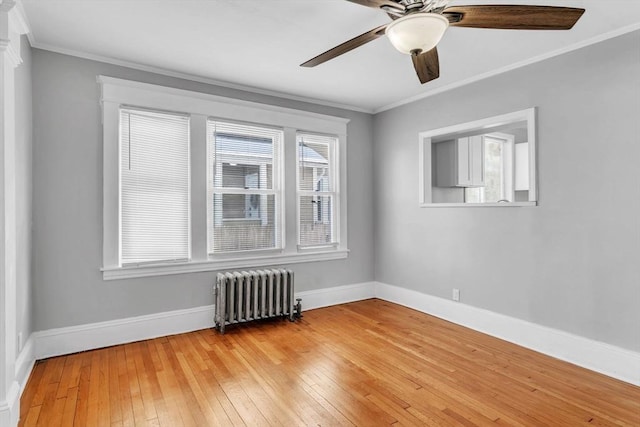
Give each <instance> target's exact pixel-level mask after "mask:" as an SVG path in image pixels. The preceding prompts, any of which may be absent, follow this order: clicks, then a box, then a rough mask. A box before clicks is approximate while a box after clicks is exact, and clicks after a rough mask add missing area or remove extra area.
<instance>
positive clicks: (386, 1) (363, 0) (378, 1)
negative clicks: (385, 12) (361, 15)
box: [347, 0, 405, 11]
mask: <svg viewBox="0 0 640 427" xmlns="http://www.w3.org/2000/svg"><path fill="white" fill-rule="evenodd" d="M347 1H350V2H351V3H358V4H360V5H362V6H367V7H373V8H374V9H380V8H381V7H383V6H386V7H391V8H394V9H398V10H402V11H404V10H405V7H404V5H401V4H400V3H396V2H394V1H390V0H347Z"/></svg>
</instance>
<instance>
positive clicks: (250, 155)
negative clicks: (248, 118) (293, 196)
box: [209, 121, 282, 189]
mask: <svg viewBox="0 0 640 427" xmlns="http://www.w3.org/2000/svg"><path fill="white" fill-rule="evenodd" d="M209 133H210V140H211V144H210V148H209V150H210V152H211V157H212V160H213V162H212V164H211V166H212V167H213V186H214V187H217V188H263V189H272V188H274V186H273V162H274V158H277V156H276V155H275V151H274V150H275V147H276V144H277V143H279V140H280V138H281V134H282V132H281V131H278V130H274V129H269V128H260V127H257V126H248V125H240V124H235V123H223V122H213V121H210V122H209ZM250 174H255V175H256V178H252V179H253V181H252V182H253V183H254V184H253V185H255V187H247V182H246V176H247V175H250Z"/></svg>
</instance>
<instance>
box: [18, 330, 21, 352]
mask: <svg viewBox="0 0 640 427" xmlns="http://www.w3.org/2000/svg"><path fill="white" fill-rule="evenodd" d="M21 351H22V332H18V353H19V352H21Z"/></svg>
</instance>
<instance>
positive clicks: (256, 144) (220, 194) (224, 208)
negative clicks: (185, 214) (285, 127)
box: [207, 120, 283, 254]
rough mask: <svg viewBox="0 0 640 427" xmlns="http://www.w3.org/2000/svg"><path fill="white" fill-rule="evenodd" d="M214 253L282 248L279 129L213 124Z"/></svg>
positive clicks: (210, 144)
mask: <svg viewBox="0 0 640 427" xmlns="http://www.w3.org/2000/svg"><path fill="white" fill-rule="evenodd" d="M207 138H208V149H209V166H208V170H209V178H208V180H207V182H208V188H209V190H208V193H209V200H208V203H207V206H208V208H209V210H208V223H209V233H208V235H209V245H208V247H209V253H212V254H215V253H224V252H237V251H251V250H260V249H278V248H281V246H282V245H281V241H282V238H281V233H282V230H281V227H280V220H279V218H280V209H279V204H280V199H281V197H282V196H281V194H280V169H281V165H280V159H281V156H280V155H279V153H280V151H281V145H282V139H283V134H282V130H280V129H271V128H267V127H259V126H253V125H245V124H237V123H229V122H222V121H214V120H209V121H208V122H207Z"/></svg>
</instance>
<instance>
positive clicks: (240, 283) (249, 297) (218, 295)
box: [214, 269, 302, 334]
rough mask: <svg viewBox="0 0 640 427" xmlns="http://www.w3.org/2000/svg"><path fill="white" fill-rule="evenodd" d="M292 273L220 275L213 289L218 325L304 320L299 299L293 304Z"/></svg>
mask: <svg viewBox="0 0 640 427" xmlns="http://www.w3.org/2000/svg"><path fill="white" fill-rule="evenodd" d="M293 283H294V282H293V271H291V270H284V269H271V270H257V271H242V272H239V271H233V272H227V273H218V277H217V280H216V285H215V288H214V293H215V300H216V311H215V325H216V328H218V329H219V330H220V333H222V334H224V329H225V326H227V325H232V324H235V323H242V322H249V321H252V320H258V319H267V318H271V317H288V318H289V320H291V321H294V320H295V319H296V318H297V317H301V310H302V306H301V304H300V299H297V303H296V304H294V297H295V296H294V287H293Z"/></svg>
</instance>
